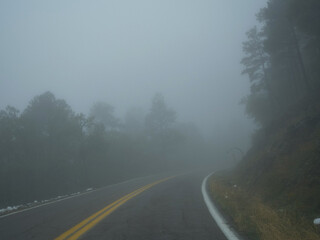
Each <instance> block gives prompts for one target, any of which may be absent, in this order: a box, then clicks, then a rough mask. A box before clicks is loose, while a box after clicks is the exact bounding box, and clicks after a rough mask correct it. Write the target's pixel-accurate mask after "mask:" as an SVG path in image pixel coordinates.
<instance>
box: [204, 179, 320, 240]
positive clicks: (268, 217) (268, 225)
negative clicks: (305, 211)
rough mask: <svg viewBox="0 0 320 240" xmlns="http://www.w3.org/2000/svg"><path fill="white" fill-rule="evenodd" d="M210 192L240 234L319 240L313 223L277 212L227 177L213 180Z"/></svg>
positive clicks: (269, 238) (270, 239)
mask: <svg viewBox="0 0 320 240" xmlns="http://www.w3.org/2000/svg"><path fill="white" fill-rule="evenodd" d="M209 190H210V194H211V196H212V198H213V200H214V202H215V203H216V204H217V205H218V207H220V209H221V210H222V211H223V212H224V213H225V214H226V215H227V216H229V217H230V218H231V219H232V221H233V222H234V225H235V227H236V229H237V230H238V231H239V233H240V234H242V235H243V236H246V237H247V238H248V239H250V240H251V239H252V240H255V239H261V240H284V239H285V240H319V239H320V234H319V231H318V230H317V229H316V228H315V227H314V225H313V223H312V222H310V221H308V220H306V219H303V218H299V217H297V216H298V215H296V214H294V212H292V211H290V212H288V211H285V210H283V209H275V208H274V207H272V206H270V205H268V204H266V203H265V202H263V201H262V200H261V199H259V198H257V197H256V196H253V195H250V194H249V193H248V192H247V191H246V190H245V189H243V188H241V187H240V186H237V185H235V184H234V183H232V180H231V179H230V178H228V177H227V176H217V175H215V176H212V177H211V178H210V180H209Z"/></svg>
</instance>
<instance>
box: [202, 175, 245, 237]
mask: <svg viewBox="0 0 320 240" xmlns="http://www.w3.org/2000/svg"><path fill="white" fill-rule="evenodd" d="M212 174H213V173H211V174H209V175H208V176H207V177H206V178H205V179H204V180H203V182H202V186H201V191H202V195H203V199H204V201H205V203H206V205H207V207H208V210H209V212H210V214H211V216H212V217H213V219H214V220H215V222H216V223H217V225H218V226H219V228H220V229H221V231H222V232H223V233H224V235H225V236H226V238H227V239H228V240H240V239H239V238H238V237H237V236H236V233H234V232H233V231H232V230H231V229H230V227H229V225H228V223H227V222H226V220H225V219H224V218H223V217H222V215H221V214H220V213H219V211H218V209H217V208H216V207H215V205H214V204H213V202H212V201H211V198H210V196H209V194H208V192H207V182H208V179H209V177H210V176H211V175H212Z"/></svg>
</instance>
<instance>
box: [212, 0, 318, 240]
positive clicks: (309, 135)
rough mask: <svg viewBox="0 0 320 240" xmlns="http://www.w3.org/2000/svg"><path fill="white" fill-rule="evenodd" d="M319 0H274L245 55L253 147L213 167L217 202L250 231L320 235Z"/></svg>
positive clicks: (297, 238) (253, 234)
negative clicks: (234, 161) (319, 225)
mask: <svg viewBox="0 0 320 240" xmlns="http://www.w3.org/2000/svg"><path fill="white" fill-rule="evenodd" d="M319 10H320V2H319V1H314V0H306V1H299V0H269V1H268V4H267V6H266V7H265V8H263V9H261V11H260V12H259V13H258V14H257V18H258V21H259V25H258V26H256V27H254V28H253V29H251V30H250V31H249V32H248V33H247V37H248V40H247V41H246V42H244V45H243V49H244V53H245V57H244V58H243V60H242V64H243V66H244V71H243V73H244V74H247V75H248V76H249V79H250V82H251V93H250V94H249V96H247V97H246V98H245V99H243V101H242V103H243V104H245V105H246V111H247V113H248V115H249V116H250V117H252V119H253V120H254V121H255V122H256V123H257V125H258V129H257V130H256V132H255V133H254V135H253V137H252V145H253V146H252V148H251V149H250V150H249V151H248V152H247V154H246V156H245V157H244V158H243V159H242V161H241V162H240V163H239V164H238V165H237V166H236V167H235V168H234V169H233V170H232V171H230V172H228V173H224V174H223V173H221V174H220V175H219V176H218V175H215V176H214V177H213V178H212V179H211V182H210V190H211V193H212V197H213V199H214V200H215V202H216V203H217V204H218V205H219V206H220V207H221V209H222V211H223V212H225V213H226V215H227V216H230V217H231V219H232V221H233V222H234V224H235V226H236V228H237V229H238V230H239V231H240V232H242V233H243V234H244V235H245V236H247V237H248V238H249V239H266V240H267V239H268V240H269V239H270V240H271V239H290V240H305V239H308V240H312V239H320V232H319V229H316V227H315V226H314V225H313V220H314V219H315V218H318V217H319V216H320V188H319V186H320V144H319V143H320V96H319V91H320V88H319V86H320V72H319V69H320V51H319V49H320V41H319V39H320V32H319V29H320V28H319V26H320V25H319V24H320V15H319Z"/></svg>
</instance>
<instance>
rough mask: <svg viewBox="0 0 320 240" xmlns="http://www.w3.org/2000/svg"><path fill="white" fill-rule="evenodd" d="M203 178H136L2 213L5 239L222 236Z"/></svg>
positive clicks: (0, 236)
mask: <svg viewBox="0 0 320 240" xmlns="http://www.w3.org/2000/svg"><path fill="white" fill-rule="evenodd" d="M204 176H205V175H204V174H200V173H197V174H195V173H194V174H185V175H179V176H175V177H173V178H167V177H168V176H165V175H163V176H150V177H144V178H139V179H133V180H130V181H127V182H123V183H120V184H115V185H111V186H108V187H105V188H103V189H100V190H97V191H94V192H90V193H87V194H84V195H81V196H77V197H73V198H70V199H66V200H63V201H60V202H56V203H52V204H49V205H46V206H40V207H37V208H34V209H30V210H28V211H24V212H20V213H16V214H13V215H10V216H7V217H2V218H0V239H24V240H27V239H41V240H43V239H78V237H80V238H81V239H115V240H117V239H139V240H141V239H199V240H201V239H216V240H220V239H221V240H222V239H225V237H224V235H223V233H222V232H221V231H220V230H219V228H218V227H217V225H216V224H215V222H214V221H213V219H212V217H211V216H210V214H209V212H208V210H207V208H206V206H205V204H204V201H203V197H202V194H201V182H202V180H203V177H204ZM159 180H160V181H159ZM136 190H138V191H136ZM128 194H129V195H128ZM124 196H125V197H124ZM123 197H124V198H123ZM99 211H100V212H99ZM94 214H96V215H94Z"/></svg>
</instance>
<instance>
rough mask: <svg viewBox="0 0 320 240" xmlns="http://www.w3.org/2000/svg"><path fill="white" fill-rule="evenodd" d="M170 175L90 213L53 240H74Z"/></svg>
mask: <svg viewBox="0 0 320 240" xmlns="http://www.w3.org/2000/svg"><path fill="white" fill-rule="evenodd" d="M170 178H172V177H169V178H165V179H162V180H159V181H156V182H154V183H151V184H148V185H146V186H144V187H141V188H139V189H137V190H135V191H133V192H131V193H129V194H127V195H125V196H124V197H122V198H120V199H118V200H117V201H115V202H113V203H111V204H109V205H108V206H106V207H104V208H103V209H101V210H100V211H98V212H96V213H95V214H93V215H91V216H90V217H88V218H86V219H84V220H83V221H81V222H80V223H78V224H77V225H75V226H74V227H72V228H71V229H69V230H68V231H66V232H65V233H63V234H61V235H60V236H59V237H57V238H55V240H76V239H78V238H79V237H80V236H82V235H83V234H84V233H86V232H87V231H89V230H90V229H91V228H93V227H94V226H95V225H97V224H98V223H99V222H100V221H101V220H102V219H104V218H105V217H107V216H108V215H109V214H111V213H112V212H113V211H114V210H116V209H117V208H118V207H120V206H121V205H123V204H124V203H125V202H127V201H129V200H130V199H132V198H134V197H135V196H137V195H139V194H140V193H142V192H144V191H146V190H147V189H149V188H151V187H153V186H154V185H156V184H159V183H161V182H164V181H167V180H169V179H170Z"/></svg>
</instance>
